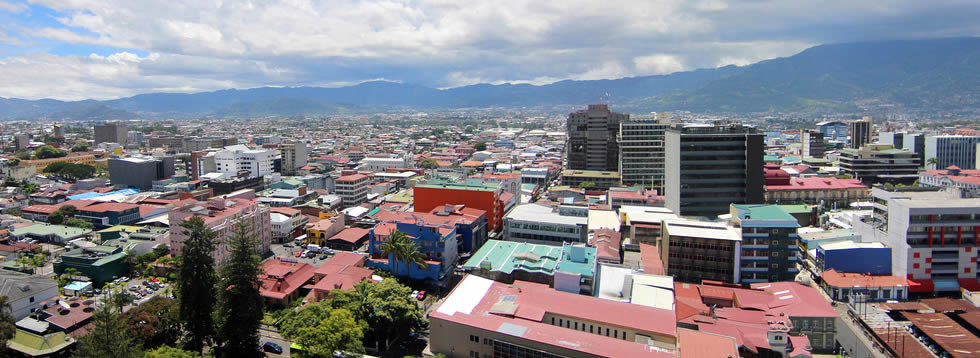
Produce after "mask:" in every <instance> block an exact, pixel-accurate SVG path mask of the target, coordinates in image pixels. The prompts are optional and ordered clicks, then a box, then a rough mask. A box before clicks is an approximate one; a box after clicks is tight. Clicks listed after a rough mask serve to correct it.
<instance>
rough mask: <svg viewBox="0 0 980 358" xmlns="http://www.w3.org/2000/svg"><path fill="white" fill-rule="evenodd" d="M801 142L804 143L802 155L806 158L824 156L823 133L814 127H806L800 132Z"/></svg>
mask: <svg viewBox="0 0 980 358" xmlns="http://www.w3.org/2000/svg"><path fill="white" fill-rule="evenodd" d="M800 142H802V144H803V153H802V155H803V157H804V158H823V154H824V144H823V133H820V131H816V130H812V129H804V130H803V131H802V132H800Z"/></svg>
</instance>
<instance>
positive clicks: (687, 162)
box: [664, 123, 766, 216]
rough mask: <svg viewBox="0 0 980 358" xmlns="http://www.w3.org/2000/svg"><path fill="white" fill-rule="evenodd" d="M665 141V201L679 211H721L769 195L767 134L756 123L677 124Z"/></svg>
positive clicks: (693, 213) (703, 213)
mask: <svg viewBox="0 0 980 358" xmlns="http://www.w3.org/2000/svg"><path fill="white" fill-rule="evenodd" d="M664 143H665V144H664V145H665V147H664V152H665V160H664V195H665V196H666V206H667V208H668V209H671V210H673V211H674V212H675V213H677V214H678V215H683V216H717V215H721V214H725V213H728V212H729V205H730V204H756V203H762V202H763V200H765V198H764V193H763V186H764V184H765V180H764V178H763V174H764V171H763V164H764V160H763V157H764V155H765V148H766V144H765V135H764V134H762V133H759V132H758V131H756V129H755V127H749V126H745V125H742V124H739V123H715V124H674V125H672V126H671V127H670V128H669V129H667V132H666V133H665V135H664Z"/></svg>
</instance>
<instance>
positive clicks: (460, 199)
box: [414, 179, 504, 232]
mask: <svg viewBox="0 0 980 358" xmlns="http://www.w3.org/2000/svg"><path fill="white" fill-rule="evenodd" d="M501 194H502V191H501V190H500V186H499V185H498V184H492V183H484V182H482V181H480V180H478V179H477V180H473V179H470V180H467V181H466V182H465V183H443V182H434V183H430V184H419V185H416V186H415V203H414V205H415V212H421V213H428V212H431V211H432V209H435V208H436V207H439V206H443V205H446V204H450V205H466V207H468V208H474V209H480V210H483V211H486V212H487V231H489V232H496V231H499V230H500V229H503V222H504V201H503V200H501V198H500V196H501Z"/></svg>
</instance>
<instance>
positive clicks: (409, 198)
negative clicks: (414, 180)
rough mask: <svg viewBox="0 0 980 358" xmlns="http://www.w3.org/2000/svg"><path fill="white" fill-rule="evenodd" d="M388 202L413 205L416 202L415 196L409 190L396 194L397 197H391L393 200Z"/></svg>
mask: <svg viewBox="0 0 980 358" xmlns="http://www.w3.org/2000/svg"><path fill="white" fill-rule="evenodd" d="M388 200H390V201H397V202H400V203H411V202H413V201H415V194H413V193H412V192H409V191H408V190H403V191H400V192H397V193H395V195H392V196H391V199H388Z"/></svg>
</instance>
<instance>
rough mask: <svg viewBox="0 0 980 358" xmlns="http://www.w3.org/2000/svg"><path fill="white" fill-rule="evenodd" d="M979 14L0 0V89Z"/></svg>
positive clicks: (472, 75) (313, 70)
mask: <svg viewBox="0 0 980 358" xmlns="http://www.w3.org/2000/svg"><path fill="white" fill-rule="evenodd" d="M977 18H980V2H978V1H977V0H948V1H939V0H933V1H922V0H875V1H860V0H859V1H855V0H843V1H838V0H822V1H813V0H741V1H735V0H638V1H622V0H602V1H596V0H592V1H580V0H561V1H547V0H526V1H525V0H496V1H472V0H469V1H454V0H391V1H358V0H336V1H334V0H332V1H308V0H252V1H237V0H213V1H207V0H167V1H159V0H156V1H145V0H91V1H90V0H0V97H7V98H10V97H14V98H24V99H39V98H54V99H61V100H80V99H113V98H120V97H127V96H132V95H136V94H140V93H153V92H185V93H187V92H202V91H213V90H219V89H228V88H239V89H241V88H254V87H262V86H325V87H338V86H345V85H353V84H357V83H361V82H364V81H372V80H388V81H394V82H401V83H409V84H417V85H424V86H429V87H434V88H449V87H458V86H465V85H470V84H476V83H494V84H497V83H505V82H511V83H532V84H546V83H551V82H555V81H559V80H565V79H573V80H593V79H612V78H622V77H631V76H645V75H659V74H669V73H673V72H678V71H686V70H693V69H698V68H715V67H720V66H725V65H731V64H734V65H740V66H741V65H747V64H751V63H754V62H758V61H760V60H764V59H770V58H776V57H785V56H791V55H793V54H795V53H798V52H800V51H802V50H804V49H806V48H808V47H812V46H815V45H820V44H827V43H841V42H855V41H870V40H882V39H918V38H935V37H952V36H977V35H980V21H976V19H977Z"/></svg>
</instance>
